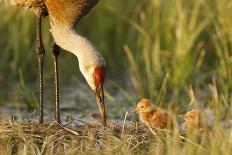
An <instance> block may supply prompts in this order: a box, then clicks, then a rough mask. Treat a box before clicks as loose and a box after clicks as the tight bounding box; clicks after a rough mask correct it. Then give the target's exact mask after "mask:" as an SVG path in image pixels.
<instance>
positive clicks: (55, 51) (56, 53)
mask: <svg viewBox="0 0 232 155" xmlns="http://www.w3.org/2000/svg"><path fill="white" fill-rule="evenodd" d="M59 54H60V47H59V46H58V45H57V44H56V43H54V44H53V47H52V58H53V65H54V66H53V67H54V84H55V120H56V122H57V123H59V124H60V123H61V121H60V109H59V104H60V100H59V77H58V56H59Z"/></svg>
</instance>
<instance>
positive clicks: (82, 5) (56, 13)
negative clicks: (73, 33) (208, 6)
mask: <svg viewBox="0 0 232 155" xmlns="http://www.w3.org/2000/svg"><path fill="white" fill-rule="evenodd" d="M44 1H45V4H46V6H47V8H48V12H49V15H50V16H51V17H50V18H52V20H54V22H59V23H65V24H70V26H76V25H77V23H78V22H79V21H80V19H81V18H82V17H83V16H85V15H86V14H87V13H88V12H89V11H90V10H91V8H92V7H93V6H95V5H96V4H97V2H98V1H99V0H44Z"/></svg>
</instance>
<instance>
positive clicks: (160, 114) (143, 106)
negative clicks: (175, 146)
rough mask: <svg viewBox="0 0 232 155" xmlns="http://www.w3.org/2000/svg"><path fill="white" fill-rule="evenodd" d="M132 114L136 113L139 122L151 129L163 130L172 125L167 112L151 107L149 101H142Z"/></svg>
mask: <svg viewBox="0 0 232 155" xmlns="http://www.w3.org/2000/svg"><path fill="white" fill-rule="evenodd" d="M132 112H136V113H138V114H139V116H140V121H142V122H144V123H146V124H147V125H148V126H150V127H153V128H159V129H164V128H167V127H168V126H171V124H172V123H171V122H172V121H171V117H170V116H169V114H168V112H167V111H165V110H163V109H159V108H154V107H152V101H151V100H149V99H142V100H141V101H140V102H139V103H138V104H137V107H136V108H135V109H134V110H132ZM169 122H170V123H169ZM169 124H170V125H169Z"/></svg>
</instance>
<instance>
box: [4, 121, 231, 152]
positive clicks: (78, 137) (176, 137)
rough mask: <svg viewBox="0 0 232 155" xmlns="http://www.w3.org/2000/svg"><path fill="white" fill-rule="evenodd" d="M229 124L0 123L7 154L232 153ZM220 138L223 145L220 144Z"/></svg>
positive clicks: (127, 122) (125, 122)
mask: <svg viewBox="0 0 232 155" xmlns="http://www.w3.org/2000/svg"><path fill="white" fill-rule="evenodd" d="M125 120H126V117H125ZM228 131H229V128H222V126H220V125H217V126H215V128H213V136H209V135H208V134H207V133H202V132H201V133H199V132H196V133H191V134H180V133H179V132H178V127H176V129H175V130H173V131H167V130H158V129H152V128H150V127H147V126H144V125H138V124H137V123H135V122H129V121H124V122H123V123H118V122H108V127H107V128H103V127H102V126H101V125H100V123H99V122H98V121H91V122H89V123H86V122H85V123H84V122H79V123H77V122H74V121H73V120H71V121H69V122H68V123H67V124H64V125H62V126H61V125H59V124H57V123H56V122H50V123H46V124H42V125H39V124H37V123H35V122H33V121H31V120H30V121H28V122H24V123H16V122H5V123H1V124H0V144H1V145H0V148H1V153H4V154H68V155H69V154H180V153H182V154H205V153H209V154H228V155H229V154H231V153H232V151H231V144H230V143H229V141H230V137H229V134H230V133H229V132H228ZM219 142H220V144H221V145H218V143H219Z"/></svg>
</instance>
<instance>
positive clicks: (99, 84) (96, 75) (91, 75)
mask: <svg viewBox="0 0 232 155" xmlns="http://www.w3.org/2000/svg"><path fill="white" fill-rule="evenodd" d="M93 62H95V63H93ZM89 63H90V64H89ZM80 70H81V72H82V74H83V75H84V77H85V79H86V81H87V83H88V84H89V86H90V87H91V89H92V90H93V92H94V95H95V96H96V100H97V105H98V108H99V110H100V113H101V117H102V121H103V124H104V126H106V114H105V103H104V87H103V86H104V79H105V62H104V59H103V58H102V57H101V59H98V60H97V61H90V62H88V61H86V63H82V64H80Z"/></svg>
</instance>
